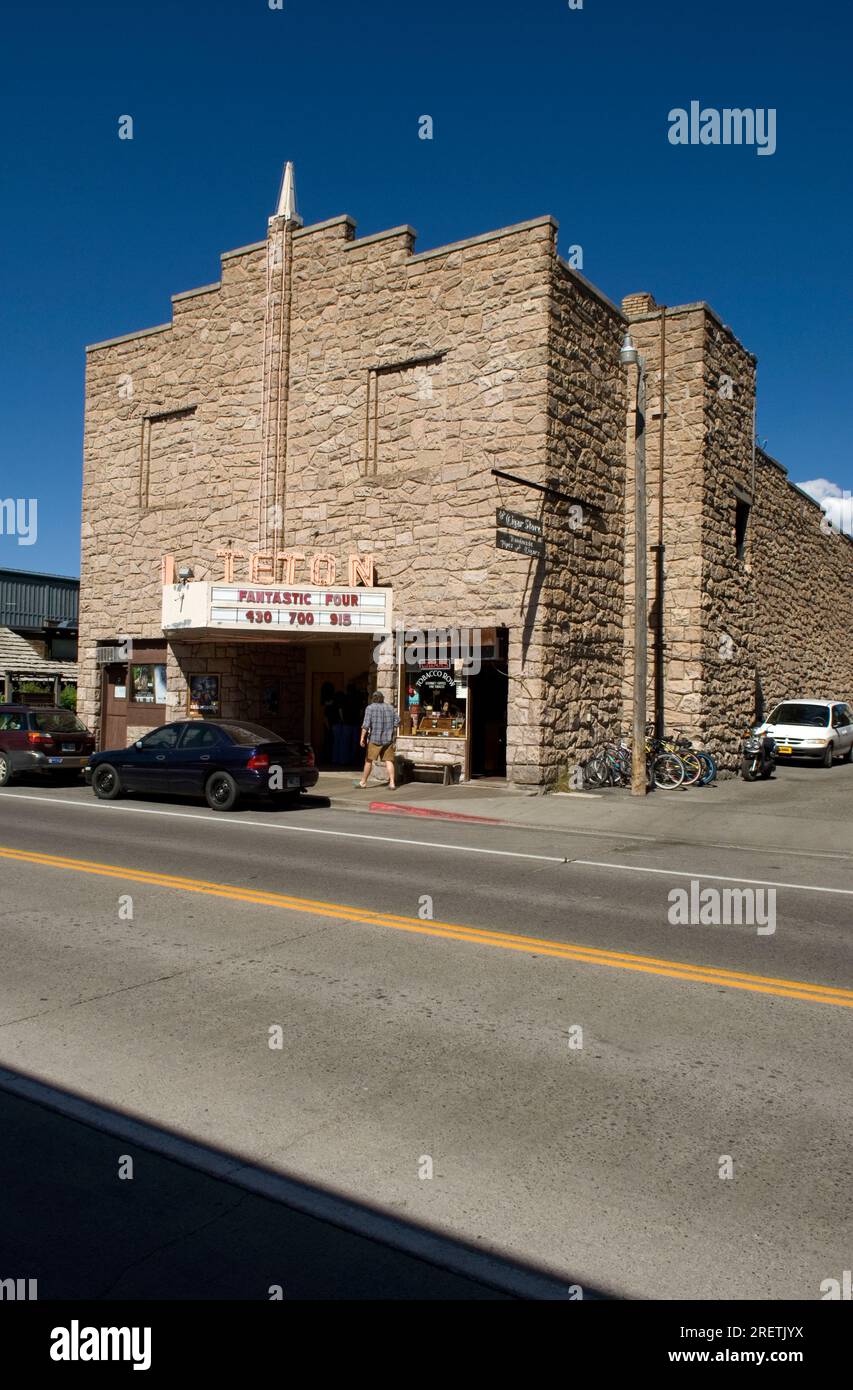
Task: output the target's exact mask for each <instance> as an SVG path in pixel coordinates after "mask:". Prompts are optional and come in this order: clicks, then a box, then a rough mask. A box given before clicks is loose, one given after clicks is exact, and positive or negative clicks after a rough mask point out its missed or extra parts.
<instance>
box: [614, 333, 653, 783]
mask: <svg viewBox="0 0 853 1390" xmlns="http://www.w3.org/2000/svg"><path fill="white" fill-rule="evenodd" d="M619 358H620V361H621V362H622V363H623V365H626V366H630V365H634V366H636V368H637V398H636V399H637V404H636V414H635V417H634V418H635V431H634V689H633V725H634V737H633V750H634V751H633V757H632V759H631V795H632V796H645V795H646V792H647V790H648V787H647V784H646V757H645V751H644V750H645V746H646V688H647V682H648V667H649V659H648V615H647V608H648V584H649V579H648V550H647V539H646V359H645V358H644V357H643V356H642V355H641V354H640V353H639V352H638V351H637V349H636V348H635V347H634V344H633V342H632V340H631V335H630V333H626V334H625V341H624V343H623V344H622V349H621V351H620V353H619Z"/></svg>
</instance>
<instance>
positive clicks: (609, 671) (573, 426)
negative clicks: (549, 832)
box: [542, 261, 626, 782]
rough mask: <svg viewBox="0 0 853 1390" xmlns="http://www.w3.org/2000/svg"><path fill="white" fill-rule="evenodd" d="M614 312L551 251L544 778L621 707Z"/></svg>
mask: <svg viewBox="0 0 853 1390" xmlns="http://www.w3.org/2000/svg"><path fill="white" fill-rule="evenodd" d="M624 331H625V324H624V320H623V318H622V315H621V314H620V313H619V311H618V310H617V309H616V308H615V307H614V306H613V305H612V304H610V303H609V302H608V301H607V300H606V299H604V298H603V296H602V295H600V294H598V293H597V292H596V291H595V290H593V289H592V287H590V286H588V285H587V284H586V282H585V281H584V280H583V279H582V278H581V277H580V276H578V275H576V274H574V273H573V272H572V271H571V270H569V269H568V268H567V267H565V266H564V265H563V263H562V262H559V261H556V262H555V265H554V274H553V279H552V319H551V350H550V364H551V365H550V372H549V386H550V390H549V436H548V458H549V482H550V483H551V484H552V486H554V487H555V488H556V489H559V490H560V491H561V492H563V493H565V494H566V495H567V496H568V497H574V498H579V499H581V500H582V504H583V505H582V506H581V509H580V511H579V512H578V511H577V510H574V511H573V510H572V507H573V504H572V503H569V502H555V501H554V500H552V499H550V498H548V499H546V500H545V502H544V505H543V507H542V512H543V515H544V518H545V521H546V526H545V531H546V536H547V537H548V544H547V558H548V564H547V568H546V569H545V572H544V580H543V598H542V602H543V607H544V609H545V612H546V615H547V617H546V625H545V630H544V632H543V641H544V653H545V670H546V679H547V688H548V692H549V693H548V698H547V699H546V700H545V701H544V703H543V708H542V725H543V735H542V757H543V768H542V780H543V781H546V782H549V781H552V780H553V778H554V776H555V775H556V774H557V772H558V771H559V769H560V768H561V767H566V766H567V765H568V764H569V763H570V762H571V763H574V762H577V761H578V760H580V759H583V758H585V757H588V756H589V753H590V752H591V750H592V746H593V744H595V743H597V742H598V741H599V740H600V738H601V737H602V736H603V735H606V734H608V733H610V732H612V731H613V730H614V729H615V728H617V727H618V725H619V721H620V715H621V693H622V692H621V683H622V614H623V606H624V587H623V569H624V551H623V536H624V495H623V494H624V485H625V461H624V453H625V450H624V429H625V399H626V386H625V374H624V371H623V369H622V368H621V366H620V363H619V348H620V345H621V342H622V337H623V335H624Z"/></svg>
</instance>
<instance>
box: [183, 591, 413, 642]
mask: <svg viewBox="0 0 853 1390" xmlns="http://www.w3.org/2000/svg"><path fill="white" fill-rule="evenodd" d="M390 617H391V595H390V592H389V591H388V590H387V589H322V588H315V587H310V586H308V587H300V588H298V589H265V588H254V587H252V588H250V587H248V586H247V587H245V588H243V587H240V586H239V585H231V584H214V585H212V586H211V595H210V626H211V627H241V628H243V627H244V628H246V629H249V630H251V629H254V630H255V631H256V632H260V631H263V630H264V629H266V630H267V631H269V630H273V631H275V632H279V631H280V629H282V628H284V629H285V630H286V631H299V632H303V633H306V634H307V633H309V632H328V633H332V634H340V633H341V632H350V633H354V632H371V633H372V632H385V631H387V630H388V628H389V627H390Z"/></svg>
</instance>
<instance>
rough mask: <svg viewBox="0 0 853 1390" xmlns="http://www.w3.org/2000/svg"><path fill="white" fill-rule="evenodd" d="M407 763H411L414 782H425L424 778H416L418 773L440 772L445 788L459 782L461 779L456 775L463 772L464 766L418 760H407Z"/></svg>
mask: <svg viewBox="0 0 853 1390" xmlns="http://www.w3.org/2000/svg"><path fill="white" fill-rule="evenodd" d="M406 762H407V763H409V764H410V766H411V768H412V773H413V777H412V780H413V781H423V780H424V779H423V778H418V777H417V776H415V774H416V773H422V772H440V773H441V774H442V777H441V783H442V786H444V787H449V786H451V785H452V784H453V783H454V782H457V781H458V780H459V779H458V777H457V776H455V775H454V774H456V773H458V772H461V770H462V764H461V763H445V762H440V763H431V762H422V761H420V760H419V759H417V758H406Z"/></svg>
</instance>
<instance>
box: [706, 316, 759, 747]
mask: <svg viewBox="0 0 853 1390" xmlns="http://www.w3.org/2000/svg"><path fill="white" fill-rule="evenodd" d="M704 364H705V434H704V453H703V458H704V468H703V484H702V499H701V513H702V648H701V660H702V714H701V720H700V722H699V725H698V728H697V732H698V734H699V737H700V739H701V741H702V743H703V746H704V747H707V748H708V749H710V751H711V752H712V753H713V754H714V756H715V757H716V759H717V762H718V764H719V765H720V766H721V767H723V768H726V769H728V770H729V771H731V770H733V769H735V768H736V767H737V766H738V763H739V757H740V735H741V734H742V732H743V728H744V727H745V725H746V724H748V723H749V722H750V719H751V716H752V711H753V705H754V688H755V674H754V665H755V657H754V652H753V645H754V641H755V639H756V636H757V627H758V613H757V611H756V604H755V594H754V583H755V566H756V557H755V556H754V555H753V553H752V534H751V531H752V527H751V524H749V525H748V526H747V531H746V542H745V547H744V554H743V557H742V558H741V557H739V556H738V554H737V544H736V513H737V502H738V497H740V498H741V500H742V501H743V500H744V499H747V500H748V499H750V498H752V496H753V477H752V466H753V454H754V450H753V429H754V424H753V420H754V402H755V358H754V357H753V356H752V354H751V353H748V352H747V351H746V350H745V349H744V348H743V347H742V346H741V344H740V343H739V342H738V341H737V339H736V338H735V337H734V335H733V334H732V332H731V331H730V330H729V329H727V328H724V327H723V325H722V324H720V323H719V321H718V320H717V319H716V317H715V316H714V315H712V314H710V313H706V315H705V344H704ZM758 505H759V506H760V505H761V503H760V502H759V503H758ZM752 515H754V510H753V511H752V512H751V517H752Z"/></svg>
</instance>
